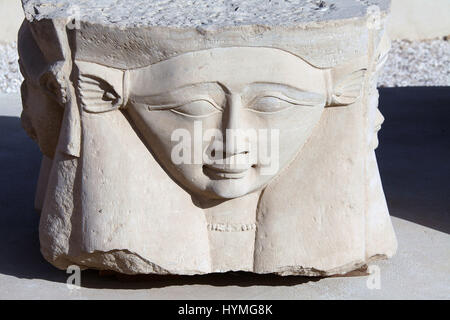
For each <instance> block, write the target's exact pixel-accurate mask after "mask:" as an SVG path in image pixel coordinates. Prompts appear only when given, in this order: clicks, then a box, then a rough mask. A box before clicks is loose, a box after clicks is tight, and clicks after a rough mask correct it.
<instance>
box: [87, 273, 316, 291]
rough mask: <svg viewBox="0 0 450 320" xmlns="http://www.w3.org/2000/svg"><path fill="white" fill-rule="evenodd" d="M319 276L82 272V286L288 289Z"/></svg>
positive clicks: (113, 287) (97, 287) (96, 287)
mask: <svg viewBox="0 0 450 320" xmlns="http://www.w3.org/2000/svg"><path fill="white" fill-rule="evenodd" d="M321 279H322V278H321V277H299V276H284V277H283V276H278V275H274V274H255V273H251V272H242V271H239V272H226V273H211V274H206V275H194V276H177V275H135V276H128V275H121V274H115V273H112V272H106V273H105V272H103V273H99V272H98V271H95V270H86V271H83V272H82V276H81V286H82V287H84V288H92V289H150V288H151V289H156V288H165V287H171V286H189V285H209V286H213V287H226V286H238V287H253V286H270V287H277V286H281V287H291V286H296V285H299V284H304V283H308V282H317V281H320V280H321Z"/></svg>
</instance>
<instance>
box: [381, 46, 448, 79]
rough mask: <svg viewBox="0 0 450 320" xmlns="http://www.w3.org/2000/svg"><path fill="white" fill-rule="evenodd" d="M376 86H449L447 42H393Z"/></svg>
mask: <svg viewBox="0 0 450 320" xmlns="http://www.w3.org/2000/svg"><path fill="white" fill-rule="evenodd" d="M378 85H379V86H381V87H407V86H450V41H445V40H428V41H420V42H410V41H406V40H402V41H393V42H392V48H391V51H390V52H389V57H388V60H387V62H386V65H385V66H384V69H383V71H382V73H381V75H380V78H379V79H378Z"/></svg>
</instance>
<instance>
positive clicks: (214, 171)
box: [203, 164, 252, 179]
mask: <svg viewBox="0 0 450 320" xmlns="http://www.w3.org/2000/svg"><path fill="white" fill-rule="evenodd" d="M251 167H252V166H249V165H248V164H245V165H229V164H224V165H218V164H215V165H209V164H205V165H203V168H204V170H205V172H206V173H207V174H208V175H210V176H212V177H215V178H222V179H241V178H243V177H245V176H246V175H247V173H248V171H249V170H250V168H251Z"/></svg>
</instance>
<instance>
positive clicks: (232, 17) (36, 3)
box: [22, 0, 389, 28]
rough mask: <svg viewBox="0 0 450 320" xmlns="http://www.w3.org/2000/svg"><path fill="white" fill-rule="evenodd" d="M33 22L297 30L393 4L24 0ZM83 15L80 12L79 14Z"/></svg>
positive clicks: (353, 0)
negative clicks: (65, 20)
mask: <svg viewBox="0 0 450 320" xmlns="http://www.w3.org/2000/svg"><path fill="white" fill-rule="evenodd" d="M22 2H23V5H24V9H25V13H26V16H27V18H28V19H29V20H32V19H37V20H40V19H44V18H49V19H55V18H65V17H68V16H72V15H76V14H78V13H79V17H80V19H81V21H89V22H92V23H101V24H111V23H112V24H115V25H118V26H124V27H125V26H126V27H137V26H169V27H180V28H186V27H199V26H201V27H205V28H207V27H212V28H217V27H226V26H240V25H269V26H270V25H277V26H279V25H281V26H284V25H293V24H294V25H295V24H301V23H306V22H317V21H325V20H335V19H347V18H353V17H361V16H364V15H366V12H367V8H368V7H369V6H371V5H376V6H378V7H379V8H380V10H382V11H384V10H386V9H387V8H388V6H389V0H325V1H324V0H238V1H236V0H235V1H228V0H220V1H215V0H152V1H148V0H134V1H131V2H132V3H130V1H120V0H98V1H95V2H93V1H90V0H81V1H74V0H53V1H40V0H22ZM77 10H79V11H77Z"/></svg>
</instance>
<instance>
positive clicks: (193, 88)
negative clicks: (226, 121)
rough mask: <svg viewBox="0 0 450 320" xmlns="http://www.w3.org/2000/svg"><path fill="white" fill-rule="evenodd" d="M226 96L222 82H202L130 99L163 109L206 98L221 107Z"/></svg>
mask: <svg viewBox="0 0 450 320" xmlns="http://www.w3.org/2000/svg"><path fill="white" fill-rule="evenodd" d="M224 98H225V92H224V90H223V87H222V86H221V85H220V84H218V83H217V82H202V83H194V84H189V85H186V86H183V87H179V88H176V89H174V90H170V91H166V92H162V93H157V94H152V95H149V96H142V95H141V96H136V95H134V96H131V97H130V98H129V100H130V101H132V102H137V103H145V104H148V105H152V106H155V108H154V109H155V110H156V109H159V110H161V109H170V108H175V107H176V106H179V105H181V104H185V103H187V102H190V101H196V100H206V101H209V102H211V103H213V104H215V106H216V107H218V108H221V107H219V105H221V104H222V102H223V101H222V100H223V99H224Z"/></svg>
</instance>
